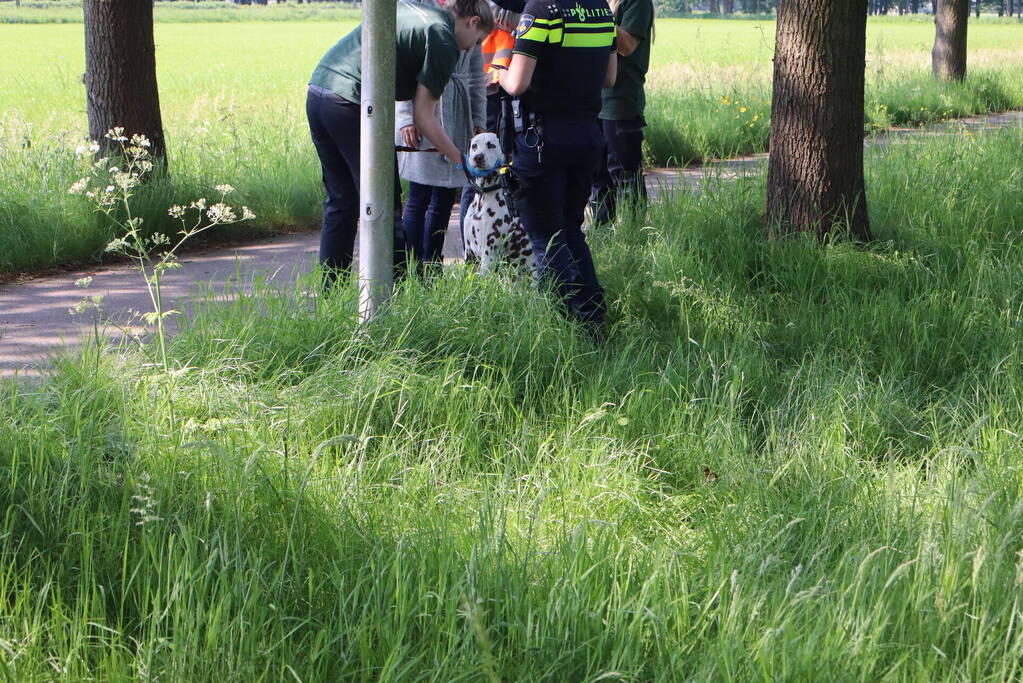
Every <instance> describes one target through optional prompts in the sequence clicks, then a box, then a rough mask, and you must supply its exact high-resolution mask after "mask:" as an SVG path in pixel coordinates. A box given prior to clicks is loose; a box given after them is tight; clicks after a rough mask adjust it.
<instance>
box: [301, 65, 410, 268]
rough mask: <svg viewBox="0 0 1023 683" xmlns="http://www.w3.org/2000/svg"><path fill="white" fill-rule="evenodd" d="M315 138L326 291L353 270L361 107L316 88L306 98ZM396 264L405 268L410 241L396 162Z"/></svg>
mask: <svg viewBox="0 0 1023 683" xmlns="http://www.w3.org/2000/svg"><path fill="white" fill-rule="evenodd" d="M305 106H306V116H307V117H308V119H309V133H310V134H311V136H312V139H313V145H314V146H315V147H316V154H317V156H319V158H320V167H321V169H322V171H323V187H324V189H325V190H326V191H327V199H326V201H324V202H323V226H322V227H321V229H320V264H321V265H322V266H323V268H324V286H325V287H326V288H329V287H330V286H332V285H333V284H334V282H335V280H336V279H337V275H338V273H339V272H344V271H347V270H350V269H351V267H352V258H353V255H354V252H355V234H356V231H357V229H358V225H359V152H360V143H359V131H360V125H361V112H360V107H359V105H358V104H355V103H354V102H349V101H348V100H346V99H344V98H343V97H341V96H340V95H337V94H336V93H333V92H331V91H330V90H326V89H324V88H320V87H317V86H314V85H311V86H309V92H308V95H307V96H306V105H305ZM394 263H395V269H396V270H398V271H400V270H401V269H402V268H403V267H404V264H405V240H404V233H403V231H402V226H401V183H400V182H399V180H398V161H397V157H395V161H394Z"/></svg>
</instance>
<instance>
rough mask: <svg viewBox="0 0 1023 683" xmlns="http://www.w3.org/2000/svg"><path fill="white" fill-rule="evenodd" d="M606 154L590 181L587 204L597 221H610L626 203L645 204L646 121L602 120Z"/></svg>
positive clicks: (641, 118) (641, 119)
mask: <svg viewBox="0 0 1023 683" xmlns="http://www.w3.org/2000/svg"><path fill="white" fill-rule="evenodd" d="M600 123H601V125H602V126H603V128H604V140H605V141H606V143H607V147H606V153H605V154H604V156H603V158H602V160H601V162H602V163H601V166H600V170H599V171H598V172H597V176H596V178H595V179H594V181H593V190H592V193H591V194H590V203H591V204H592V205H593V218H594V220H595V221H597V222H601V223H607V222H610V221H613V220H614V219H615V216H616V215H617V213H618V204H619V202H620V201H622V200H623V199H625V198H626V197H628V200H629V201H635V202H639V203H640V204H641V205H643V204H646V199H647V197H646V184H645V183H644V182H643V127H644V126H646V121H644V120H643V117H642V116H640V117H637V118H635V119H631V120H628V121H606V120H602V121H601V122H600Z"/></svg>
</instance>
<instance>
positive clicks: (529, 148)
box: [514, 116, 605, 323]
mask: <svg viewBox="0 0 1023 683" xmlns="http://www.w3.org/2000/svg"><path fill="white" fill-rule="evenodd" d="M603 149H604V135H603V133H602V131H601V129H600V125H599V124H598V122H597V119H596V118H594V119H582V120H580V119H559V118H553V117H550V116H548V117H546V118H545V119H544V121H543V123H542V127H541V131H540V132H539V133H538V132H536V130H535V129H534V130H529V131H527V132H525V133H520V134H519V135H518V136H517V137H516V140H515V155H514V168H515V174H516V176H517V177H518V181H519V190H518V202H517V204H516V206H517V207H518V209H519V216H520V218H521V219H522V224H523V226H524V227H525V229H526V232H527V233H528V234H529V240H530V242H531V243H532V245H533V250H534V251H535V252H536V255H537V261H538V264H539V269H540V276H541V278H543V279H545V280H547V281H548V282H550V283H552V284H553V285H554V286H555V288H556V290H557V292H558V293H559V294H560V295H561V297H562V298H563V300H564V302H565V305H566V306H567V307H568V311H569V313H570V314H572V315H573V316H575V317H577V318H579V319H580V320H582V321H584V322H590V323H601V322H603V320H604V310H605V303H604V290H603V289H602V288H601V286H600V283H599V282H598V281H597V273H596V270H595V269H594V267H593V257H592V256H591V255H590V248H589V246H588V245H587V244H586V237H585V235H583V231H582V225H583V214H584V211H585V209H586V201H587V199H588V198H589V195H590V186H591V184H592V182H593V174H594V173H595V172H596V170H597V168H598V167H599V166H600V155H601V154H602V152H603Z"/></svg>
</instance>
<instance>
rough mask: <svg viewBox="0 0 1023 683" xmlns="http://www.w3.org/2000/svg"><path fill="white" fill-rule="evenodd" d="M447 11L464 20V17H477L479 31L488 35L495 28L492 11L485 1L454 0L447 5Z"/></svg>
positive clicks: (495, 23)
mask: <svg viewBox="0 0 1023 683" xmlns="http://www.w3.org/2000/svg"><path fill="white" fill-rule="evenodd" d="M448 9H450V10H451V12H452V13H453V14H455V15H456V16H458V17H460V18H462V19H465V18H466V17H479V18H480V30H482V31H483V32H484V33H488V34H489V33H490V32H491V31H493V30H494V29H495V28H497V22H496V21H495V20H494V11H493V10H492V9H490V3H489V2H487V0H454V2H451V3H449V4H448Z"/></svg>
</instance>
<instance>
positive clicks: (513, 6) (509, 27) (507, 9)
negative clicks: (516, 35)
mask: <svg viewBox="0 0 1023 683" xmlns="http://www.w3.org/2000/svg"><path fill="white" fill-rule="evenodd" d="M490 9H491V10H493V12H494V21H495V22H496V23H497V28H499V29H501V30H502V31H507V32H508V33H511V32H512V31H514V30H515V27H516V26H518V25H519V18H520V17H521V16H522V12H523V10H525V9H526V2H525V0H490Z"/></svg>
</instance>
